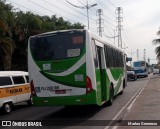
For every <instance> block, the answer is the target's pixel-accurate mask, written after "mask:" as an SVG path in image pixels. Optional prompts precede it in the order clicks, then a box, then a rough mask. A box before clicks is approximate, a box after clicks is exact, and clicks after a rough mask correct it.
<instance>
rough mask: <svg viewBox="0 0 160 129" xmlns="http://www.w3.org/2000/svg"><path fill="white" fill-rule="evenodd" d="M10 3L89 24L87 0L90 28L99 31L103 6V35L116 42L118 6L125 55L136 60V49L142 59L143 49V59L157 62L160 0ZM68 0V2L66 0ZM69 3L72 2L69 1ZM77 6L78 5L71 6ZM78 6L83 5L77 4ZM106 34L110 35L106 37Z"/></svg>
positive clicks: (23, 0) (10, 0)
mask: <svg viewBox="0 0 160 129" xmlns="http://www.w3.org/2000/svg"><path fill="white" fill-rule="evenodd" d="M6 1H7V3H11V4H12V5H13V6H14V7H15V8H16V11H20V10H22V11H24V12H26V11H31V12H33V13H35V14H39V15H41V16H43V15H48V16H52V15H55V14H56V15H57V17H63V18H64V19H65V20H67V21H70V22H71V23H76V22H80V23H82V24H83V25H85V27H86V28H88V26H87V25H88V20H87V9H86V5H87V1H88V6H91V5H93V4H97V5H96V6H94V7H90V8H89V10H88V11H89V30H90V31H92V32H93V33H95V34H97V35H98V34H99V33H98V30H97V28H98V15H97V10H98V9H102V15H101V18H102V27H103V35H102V37H103V38H105V39H106V40H107V41H108V42H109V43H111V44H115V45H116V46H118V39H117V38H115V40H114V38H113V37H114V36H117V25H118V23H117V20H116V18H117V17H118V14H117V11H116V9H117V7H121V8H122V13H121V14H120V15H121V17H122V19H123V20H122V22H121V25H122V26H123V27H122V28H123V29H122V31H121V34H122V47H123V49H124V50H125V52H126V54H127V56H128V57H132V58H133V61H136V60H137V49H138V51H139V54H138V55H139V56H138V59H139V60H143V59H144V49H146V61H148V58H150V64H153V63H157V61H156V54H155V47H156V46H154V45H153V44H152V40H153V39H156V38H159V36H157V34H156V33H157V31H158V30H159V28H160V16H159V14H160V7H159V6H160V0H34V1H33V0H6ZM67 1H68V2H67ZM71 4H72V5H71ZM74 6H77V7H74ZM79 7H84V8H83V9H82V8H79ZM108 37H109V38H108Z"/></svg>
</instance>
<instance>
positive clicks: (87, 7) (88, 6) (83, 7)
mask: <svg viewBox="0 0 160 129" xmlns="http://www.w3.org/2000/svg"><path fill="white" fill-rule="evenodd" d="M66 1H67V0H66ZM67 2H68V3H69V4H70V5H72V6H74V7H76V8H81V9H87V20H88V30H89V12H88V10H89V9H90V8H92V7H94V6H96V5H97V4H92V5H88V0H87V5H86V6H77V5H74V4H72V3H70V2H69V1H67Z"/></svg>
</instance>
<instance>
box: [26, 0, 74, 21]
mask: <svg viewBox="0 0 160 129" xmlns="http://www.w3.org/2000/svg"><path fill="white" fill-rule="evenodd" d="M28 1H29V2H31V3H33V4H35V5H37V6H39V7H41V8H43V9H45V10H47V11H49V12H52V13H55V12H53V11H52V10H50V9H47V8H45V7H43V6H41V5H39V4H37V3H35V2H33V1H31V0H28ZM55 14H58V13H55ZM58 15H59V16H61V17H64V18H66V19H68V20H70V21H73V22H75V23H76V21H74V20H72V19H69V18H67V17H65V16H62V15H60V14H58Z"/></svg>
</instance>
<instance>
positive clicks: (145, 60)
mask: <svg viewBox="0 0 160 129" xmlns="http://www.w3.org/2000/svg"><path fill="white" fill-rule="evenodd" d="M143 59H144V61H146V49H144V57H143Z"/></svg>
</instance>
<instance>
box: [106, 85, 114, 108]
mask: <svg viewBox="0 0 160 129" xmlns="http://www.w3.org/2000/svg"><path fill="white" fill-rule="evenodd" d="M113 98H114V89H113V86H112V85H111V86H110V92H109V100H108V102H107V105H108V106H111V105H112V104H113Z"/></svg>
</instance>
